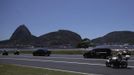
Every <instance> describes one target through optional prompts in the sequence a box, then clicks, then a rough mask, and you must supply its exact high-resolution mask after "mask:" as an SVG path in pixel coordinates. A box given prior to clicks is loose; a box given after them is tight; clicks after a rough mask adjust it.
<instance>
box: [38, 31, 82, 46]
mask: <svg viewBox="0 0 134 75" xmlns="http://www.w3.org/2000/svg"><path fill="white" fill-rule="evenodd" d="M41 41H42V42H41ZM80 41H81V36H80V35H78V34H77V33H75V32H72V31H69V30H58V31H55V32H50V33H47V34H44V35H41V36H40V37H38V43H39V44H41V45H44V46H47V47H53V48H57V47H58V48H66V47H67V48H72V47H76V45H77V44H78V43H79V42H80Z"/></svg>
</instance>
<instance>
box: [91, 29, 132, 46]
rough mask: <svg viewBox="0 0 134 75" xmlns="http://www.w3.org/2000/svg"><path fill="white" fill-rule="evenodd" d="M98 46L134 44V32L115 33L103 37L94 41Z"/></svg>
mask: <svg viewBox="0 0 134 75" xmlns="http://www.w3.org/2000/svg"><path fill="white" fill-rule="evenodd" d="M92 42H94V43H96V44H126V43H127V44H130V45H131V44H132V45H133V44H134V32H131V31H114V32H111V33H108V34H107V35H105V36H103V37H99V38H96V39H93V40H92Z"/></svg>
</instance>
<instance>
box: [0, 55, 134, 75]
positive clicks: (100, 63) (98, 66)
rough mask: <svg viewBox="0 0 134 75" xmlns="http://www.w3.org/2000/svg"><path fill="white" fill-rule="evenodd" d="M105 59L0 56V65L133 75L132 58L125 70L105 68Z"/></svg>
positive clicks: (64, 56)
mask: <svg viewBox="0 0 134 75" xmlns="http://www.w3.org/2000/svg"><path fill="white" fill-rule="evenodd" d="M105 61H106V59H91V58H90V59H84V58H83V57H82V55H51V56H50V57H44V56H32V55H27V54H26V55H9V56H2V55H0V63H8V64H16V65H27V66H35V67H41V68H51V69H59V70H66V71H74V72H80V73H85V74H88V73H89V74H100V75H133V74H134V58H133V57H132V58H131V59H130V60H129V61H128V62H129V63H128V64H129V66H128V68H127V69H116V68H109V67H106V66H105Z"/></svg>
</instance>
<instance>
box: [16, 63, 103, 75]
mask: <svg viewBox="0 0 134 75" xmlns="http://www.w3.org/2000/svg"><path fill="white" fill-rule="evenodd" d="M14 65H16V64H14ZM17 66H24V67H32V68H39V69H47V70H52V71H61V72H69V73H76V74H83V75H102V74H93V73H90V74H89V73H83V72H77V71H69V70H62V69H52V68H44V67H37V66H28V65H17Z"/></svg>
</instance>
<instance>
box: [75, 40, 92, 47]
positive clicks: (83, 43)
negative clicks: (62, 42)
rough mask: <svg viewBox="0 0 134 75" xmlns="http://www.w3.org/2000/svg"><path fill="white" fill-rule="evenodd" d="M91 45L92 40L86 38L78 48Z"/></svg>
mask: <svg viewBox="0 0 134 75" xmlns="http://www.w3.org/2000/svg"><path fill="white" fill-rule="evenodd" d="M89 46H91V41H90V39H88V38H84V39H83V40H82V41H81V42H80V43H79V44H78V45H77V48H88V47H89Z"/></svg>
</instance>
